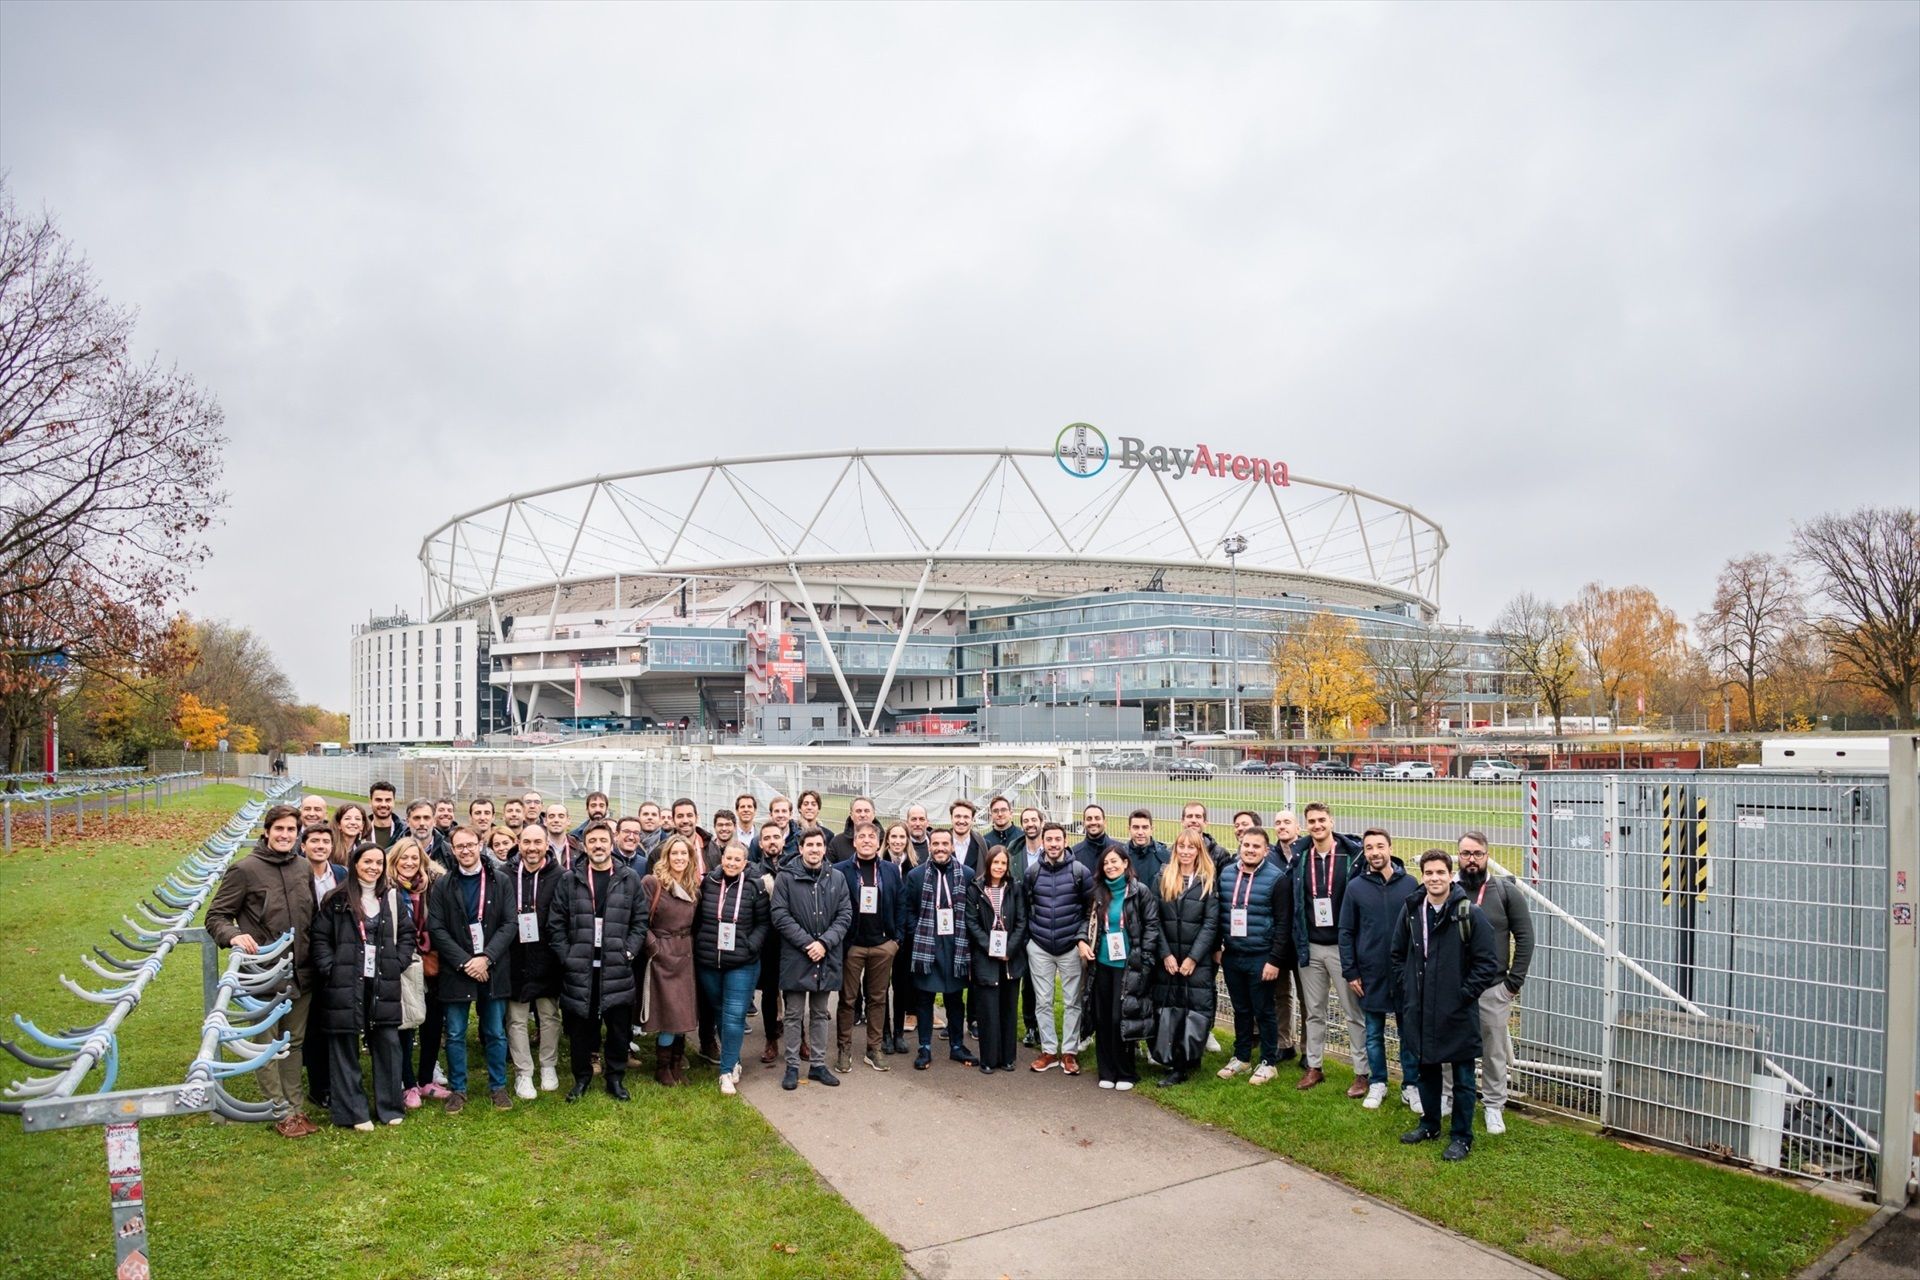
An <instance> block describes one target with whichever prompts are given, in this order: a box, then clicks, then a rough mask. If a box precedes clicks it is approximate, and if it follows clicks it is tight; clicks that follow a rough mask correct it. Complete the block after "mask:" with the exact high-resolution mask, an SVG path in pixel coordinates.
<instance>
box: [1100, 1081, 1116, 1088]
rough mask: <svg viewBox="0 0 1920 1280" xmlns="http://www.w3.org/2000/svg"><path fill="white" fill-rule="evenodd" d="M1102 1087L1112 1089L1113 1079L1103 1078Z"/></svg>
mask: <svg viewBox="0 0 1920 1280" xmlns="http://www.w3.org/2000/svg"><path fill="white" fill-rule="evenodd" d="M1100 1087H1101V1088H1102V1089H1111V1088H1113V1081H1111V1080H1102V1081H1101V1082H1100Z"/></svg>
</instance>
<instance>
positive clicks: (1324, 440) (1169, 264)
mask: <svg viewBox="0 0 1920 1280" xmlns="http://www.w3.org/2000/svg"><path fill="white" fill-rule="evenodd" d="M0 169H4V170H6V171H7V172H8V174H9V175H10V176H9V183H10V186H11V189H12V192H13V194H14V197H15V199H16V201H17V202H18V203H20V204H21V205H22V206H25V207H27V208H29V209H38V208H42V207H44V208H45V209H47V210H48V211H50V212H51V213H53V214H54V215H55V216H56V218H57V219H58V221H59V223H60V225H61V227H62V229H63V230H64V231H65V233H66V234H67V235H68V236H69V237H70V238H71V239H72V240H73V241H74V242H75V243H76V244H77V245H78V246H80V247H81V248H82V249H83V250H84V251H85V252H86V253H87V254H88V255H89V256H90V258H91V260H92V262H93V264H94V266H95V268H96V271H97V274H98V276H99V279H100V282H101V284H102V286H103V288H104V289H105V291H106V292H107V293H108V294H109V295H110V296H111V297H113V298H114V299H115V300H117V301H119V302H122V303H125V304H128V305H132V306H135V307H137V308H138V309H139V311H140V314H141V323H140V327H139V330H138V335H137V338H138V341H139V343H140V344H141V345H142V346H143V347H145V348H148V349H151V350H154V351H157V352H159V353H160V354H161V355H162V356H163V357H164V358H166V359H168V360H173V361H177V362H178V363H179V364H180V365H181V367H182V368H184V369H186V370H189V371H191V372H192V373H193V374H194V375H195V376H196V377H198V378H199V379H200V380H201V381H202V382H204V383H205V384H206V385H208V386H210V387H211V388H213V389H214V390H215V391H216V392H217V394H218V396H219V398H220V400H221V402H222V404H223V405H224V406H225V409H226V412H227V425H228V433H229V435H230V436H231V440H232V444H231V447H230V449H229V452H228V466H227V484H228V487H229V488H230V489H231V490H232V494H233V497H232V501H231V504H230V506H229V507H228V509H227V511H226V513H225V520H224V523H223V525H222V526H221V528H220V529H219V530H218V531H217V533H216V535H215V537H214V543H213V545H214V550H215V555H214V558H213V560H212V561H211V563H210V564H209V565H208V566H207V567H206V568H205V570H204V571H203V572H201V573H200V575H199V576H198V578H197V582H196V586H197V590H196V591H195V593H194V595H193V596H192V597H191V598H190V599H189V601H188V602H187V604H188V607H189V608H190V609H192V610H193V611H195V612H197V613H202V614H209V615H215V616H224V617H228V618H231V619H233V620H235V621H237V622H241V623H244V624H246V625H248V626H251V627H253V628H255V629H256V630H258V631H260V632H261V633H262V634H264V635H265V636H266V637H267V638H268V640H269V641H270V642H271V643H272V645H273V648H274V650H275V651H276V652H277V653H278V655H279V656H280V659H281V661H282V663H283V665H284V666H285V667H286V669H287V671H288V673H289V674H290V675H291V676H292V677H293V678H294V680H295V682H296V684H297V685H298V687H299V689H300V692H301V694H302V696H303V697H306V698H311V699H314V700H317V701H320V702H322V703H325V704H327V705H330V706H333V707H335V708H342V709H344V707H345V703H346V685H347V637H348V629H349V627H350V625H351V624H352V623H353V622H355V621H356V620H360V621H364V619H365V618H366V616H367V614H368V612H369V610H374V609H378V610H382V611H384V609H385V607H386V606H388V605H391V604H393V603H395V602H398V603H400V604H402V605H404V606H407V607H411V608H414V609H417V608H418V601H419V597H420V593H421V588H420V574H419V570H418V565H417V561H416V555H417V553H418V549H419V543H420V539H421V537H422V536H423V535H424V534H425V533H427V531H428V530H430V529H431V528H433V527H434V526H435V525H438V524H439V523H440V522H441V521H442V520H444V519H446V518H447V517H449V516H451V515H453V514H455V513H457V512H459V511H462V510H465V509H467V508H469V507H474V506H479V505H481V504H483V503H485V502H487V501H489V500H491V499H493V498H495V497H498V496H502V495H504V494H506V493H509V492H512V491H516V490H519V489H524V488H529V487H534V486H537V485H542V484H549V483H555V482H558V481H562V480H565V479H568V478H571V477H576V476H585V475H589V474H593V473H596V472H606V471H617V470H623V469H627V468H631V467H636V466H644V465H658V464H661V463H666V462H673V461H680V460H693V459H696V458H705V457H711V456H715V455H717V454H732V453H752V452H763V451H774V450H778V449H781V448H785V447H819V448H836V447H852V446H856V445H863V446H877V445H882V444H895V445H926V446H937V445H941V444H946V443H967V444H996V445H997V444H1010V445H1034V446H1036V447H1042V448H1044V447H1048V446H1050V445H1051V443H1052V439H1053V436H1054V433H1055V432H1057V431H1058V429H1059V427H1060V425H1061V424H1063V423H1067V422H1072V421H1076V420H1084V421H1088V422H1092V423H1095V424H1097V425H1099V426H1101V427H1103V428H1104V429H1105V430H1106V431H1107V433H1108V434H1109V436H1116V435H1118V434H1130V435H1138V436H1145V437H1147V438H1149V439H1168V440H1175V441H1179V440H1186V441H1192V440H1197V439H1203V438H1204V439H1205V440H1207V441H1209V442H1214V443H1220V444H1229V445H1234V446H1238V447H1242V448H1244V449H1245V451H1247V452H1249V453H1261V454H1266V455H1268V456H1275V457H1281V458H1284V459H1286V460H1287V461H1288V462H1289V463H1290V465H1291V466H1292V467H1293V469H1294V470H1295V471H1296V472H1298V473H1300V474H1302V475H1308V476H1313V477H1316V478H1319V479H1325V480H1333V481H1339V482H1345V483H1352V484H1357V485H1360V486H1362V487H1364V488H1368V489H1371V490H1374V491H1376V492H1379V493H1382V494H1386V495H1389V496H1391V497H1394V498H1397V499H1399V500H1401V501H1404V502H1407V503H1410V504H1412V505H1414V506H1416V507H1419V508H1420V509H1422V510H1423V511H1424V512H1425V513H1426V514H1428V515H1429V516H1431V517H1432V518H1434V519H1435V520H1437V521H1438V522H1439V523H1440V524H1442V525H1443V526H1444V527H1445V529H1446V531H1447V535H1448V537H1449V539H1450V541H1451V543H1452V549H1451V552H1450V555H1449V559H1448V561H1447V564H1446V566H1445V568H1444V569H1443V571H1442V583H1441V587H1442V599H1441V603H1442V606H1443V608H1444V610H1445V611H1446V613H1447V614H1448V615H1449V616H1450V617H1452V616H1458V617H1461V618H1464V619H1465V620H1467V621H1469V622H1473V623H1485V622H1486V621H1488V620H1489V619H1490V618H1491V617H1492V615H1493V613H1494V612H1495V611H1496V610H1497V609H1498V608H1499V606H1500V605H1501V603H1502V602H1503V601H1504V600H1506V599H1507V598H1508V597H1509V596H1510V595H1512V594H1513V593H1514V592H1515V591H1517V590H1520V589H1523V588H1524V589H1531V590H1535V591H1538V592H1542V593H1545V594H1547V595H1549V596H1553V597H1557V598H1564V597H1566V596H1568V595H1570V594H1572V593H1573V592H1574V591H1576V590H1577V589H1578V588H1579V586H1580V585H1581V584H1582V583H1584V582H1587V581H1590V580H1594V579H1599V580H1602V581H1605V582H1607V583H1611V584H1625V583H1629V582H1638V583H1644V584H1645V585H1647V586H1649V587H1652V588H1653V589H1654V590H1655V591H1657V592H1658V593H1659V594H1660V596H1661V597H1662V598H1663V599H1665V600H1666V601H1667V602H1668V603H1669V604H1671V605H1672V606H1674V607H1675V608H1677V609H1678V610H1679V611H1680V612H1681V614H1682V615H1683V616H1685V617H1691V616H1692V615H1693V613H1694V612H1696V611H1697V610H1698V609H1699V608H1701V607H1702V606H1703V605H1704V604H1705V602H1706V600H1707V597H1708V595H1709V593H1710V591H1711V584H1712V581H1713V578H1714V576H1715V574H1716V573H1717V571H1718V569H1719V567H1720V565H1721V564H1722V563H1723V562H1724V561H1725V560H1726V559H1727V558H1728V557H1730V556H1734V555H1739V554H1743V553H1745V552H1748V551H1753V550H1784V549H1785V547H1786V544H1787V537H1788V534H1789V531H1790V528H1791V524H1792V522H1793V521H1794V520H1796V519H1806V518H1808V517H1811V516H1813V515H1816V514H1818V513H1820V512H1822V511H1825V510H1830V509H1835V508H1843V507H1851V506H1855V505H1858V504H1861V503H1868V502H1872V503H1898V504H1902V505H1912V504H1914V503H1915V502H1916V501H1920V6H1916V5H1913V4H1896V3H1884V4H1866V5H1858V6H1853V5H1845V4H1831V3H1822V4H1812V5H1768V6H1760V7H1745V6H1739V5H1732V4H1712V5H1699V6H1682V5H1606V6H1579V7H1552V6H1546V5H1527V6H1520V5H1495V4H1486V5H1475V6H1471V7H1457V8H1456V7H1449V6H1444V5H1440V4H1420V5H1406V6H1399V7H1392V6H1388V7H1370V6H1361V5H1348V4H1342V5H1338V6H1333V7H1326V8H1316V7H1309V6H1300V5H1289V6H1275V7H1264V8H1263V7H1256V6H1253V5H1231V6H1222V7H1202V6H1197V5H1185V6H1178V7H1164V8H1162V7H1153V6H1148V5H1124V6H1114V7H1100V6H1096V5H1072V6H1057V7H1055V6H1045V5H1020V6H1013V5H977V6H955V7H945V6H935V5H916V6H912V7H899V8H889V7H883V6H878V5H856V6H812V7H802V6H778V7H760V6H750V5H727V6H714V7H671V6H665V5H650V6H644V7H642V6H622V7H615V6H593V7H579V8H569V7H558V6H555V7H537V6H533V5H518V6H511V7H498V8H481V7H476V6H471V5H462V6H445V5H433V6H426V5H422V6H416V7H408V8H387V9H382V8H375V7H371V6H364V5H337V6H335V5H328V6H315V7H273V6H267V5H248V6H239V5H228V4H223V5H213V6H207V7H172V6H165V5H158V4H142V5H137V6H131V7H117V6H113V5H107V4H84V5H83V4H60V5H51V6H39V5H27V4H17V3H9V4H5V5H4V6H0Z"/></svg>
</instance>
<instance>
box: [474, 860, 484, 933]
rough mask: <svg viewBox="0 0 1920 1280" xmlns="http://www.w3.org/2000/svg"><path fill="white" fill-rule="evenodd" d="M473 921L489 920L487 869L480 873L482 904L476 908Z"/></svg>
mask: <svg viewBox="0 0 1920 1280" xmlns="http://www.w3.org/2000/svg"><path fill="white" fill-rule="evenodd" d="M473 922H474V923H475V924H485V923H486V922H487V873H486V872H485V871H482V872H481V873H480V905H479V906H477V907H475V908H474V911H473Z"/></svg>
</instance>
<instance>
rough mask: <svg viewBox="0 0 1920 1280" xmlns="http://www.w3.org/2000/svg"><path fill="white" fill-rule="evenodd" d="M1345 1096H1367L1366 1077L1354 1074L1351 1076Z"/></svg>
mask: <svg viewBox="0 0 1920 1280" xmlns="http://www.w3.org/2000/svg"><path fill="white" fill-rule="evenodd" d="M1347 1096H1348V1097H1349V1098H1364V1097H1366V1096H1367V1078H1366V1077H1365V1076H1355V1077H1354V1078H1353V1083H1352V1084H1350V1085H1348V1086H1347Z"/></svg>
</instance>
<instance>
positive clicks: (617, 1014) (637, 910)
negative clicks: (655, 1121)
mask: <svg viewBox="0 0 1920 1280" xmlns="http://www.w3.org/2000/svg"><path fill="white" fill-rule="evenodd" d="M582 839H583V841H584V843H585V845H586V856H585V857H583V858H580V859H579V860H578V861H576V862H575V863H574V864H573V869H572V871H571V872H570V873H569V874H568V875H567V877H566V878H565V879H563V880H562V881H561V882H560V887H559V888H558V889H557V890H555V892H554V895H553V905H552V906H551V907H550V908H548V912H547V940H548V943H549V945H550V946H552V948H553V950H554V953H555V954H556V955H558V956H559V957H560V968H561V978H560V1007H561V1009H562V1010H563V1014H564V1017H565V1020H566V1024H567V1046H568V1050H569V1052H570V1054H571V1056H572V1058H573V1088H571V1089H569V1090H567V1101H568V1102H578V1101H579V1100H580V1099H581V1097H582V1096H583V1095H584V1094H585V1093H586V1092H587V1086H588V1085H589V1084H591V1083H592V1081H593V1055H594V1053H595V1052H596V1051H598V1052H599V1053H600V1054H601V1070H602V1071H603V1073H604V1077H603V1078H604V1079H605V1081H606V1086H607V1092H608V1093H610V1094H612V1095H613V1096H614V1097H615V1098H616V1099H618V1100H619V1101H621V1102H625V1101H627V1100H628V1098H629V1097H630V1095H629V1094H628V1093H627V1090H626V1086H625V1085H624V1084H622V1083H621V1081H622V1079H623V1078H624V1077H625V1076H626V1074H627V1042H628V1041H629V1040H630V1039H631V1038H632V1035H633V1001H634V981H633V958H634V957H635V956H637V955H639V954H640V949H641V947H643V946H644V945H645V944H646V941H647V901H646V898H645V896H644V895H643V894H642V892H641V889H640V877H639V875H638V874H637V873H636V872H635V871H634V870H633V869H632V868H631V867H623V866H621V865H620V864H619V863H617V862H615V861H614V860H613V828H612V827H610V826H608V825H607V824H606V823H605V822H604V821H603V822H589V823H588V824H587V830H586V834H585V835H584V836H583V837H582ZM603 1030H604V1032H605V1040H604V1045H603V1043H602V1031H603Z"/></svg>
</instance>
